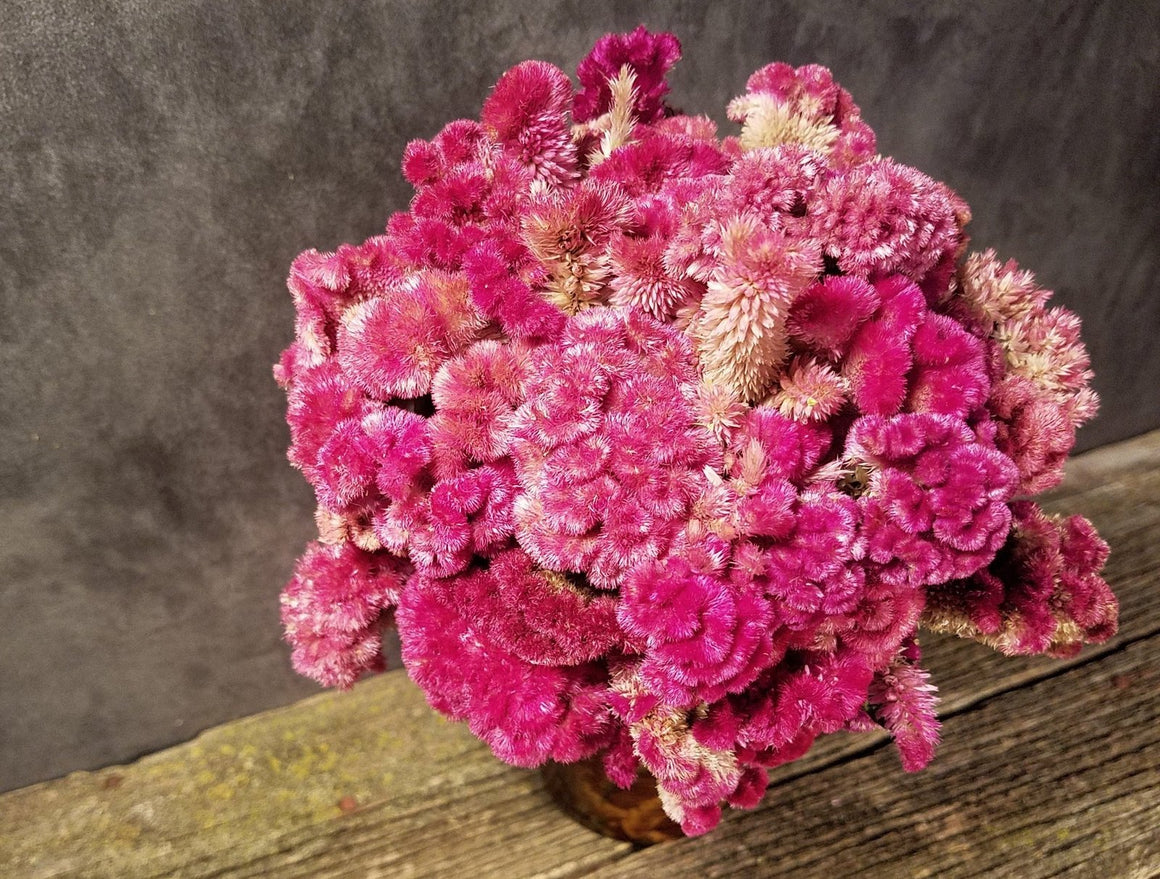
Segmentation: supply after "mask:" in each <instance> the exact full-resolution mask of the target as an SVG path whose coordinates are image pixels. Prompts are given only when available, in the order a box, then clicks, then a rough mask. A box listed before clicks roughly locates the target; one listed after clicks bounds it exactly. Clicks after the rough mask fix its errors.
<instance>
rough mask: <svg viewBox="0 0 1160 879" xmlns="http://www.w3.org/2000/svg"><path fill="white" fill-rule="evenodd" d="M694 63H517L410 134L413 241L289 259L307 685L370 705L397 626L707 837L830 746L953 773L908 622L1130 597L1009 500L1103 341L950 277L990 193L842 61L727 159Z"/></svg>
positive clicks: (650, 53)
mask: <svg viewBox="0 0 1160 879" xmlns="http://www.w3.org/2000/svg"><path fill="white" fill-rule="evenodd" d="M679 54H680V47H679V44H678V43H677V41H676V38H675V37H673V36H672V35H669V34H650V33H649V32H648V31H646V30H644V29H643V28H638V29H637V30H636V31H633V32H632V33H630V34H620V35H615V34H614V35H609V36H607V37H604V38H603V39H601V40H600V41H599V42H598V43H597V45H596V47H595V48H594V49H593V52H592V53H591V54H590V55H589V56H588V57H587V58H586V59H585V60H584V61H583V62H581V64H580V68H579V78H580V83H581V90H580V91H579V92H578V93H574V92H573V89H572V86H571V84H570V83H569V81H568V78H567V76H566V75H565V74H564V73H563V72H562V71H560V70H558V69H557V68H555V67H553V66H552V65H550V64H546V63H543V62H538V61H529V62H525V63H524V64H520V65H518V66H517V67H515V68H513V69H512V70H510V71H508V72H507V73H506V74H504V75H503V76H502V77H501V78H500V81H499V82H498V83H497V84H496V87H495V89H494V90H493V91H492V93H491V94H490V96H488V97H487V99H486V101H485V102H484V105H483V109H482V112H481V114H480V115H481V118H480V121H478V122H477V121H473V120H458V121H455V122H452V123H450V124H448V125H447V126H446V127H444V129H443V130H442V131H440V132H439V133H438V134H436V135H435V137H433V138H431V140H429V141H413V142H411V143H410V144H408V146H407V149H406V152H405V154H404V156H403V174H404V176H405V177H406V178H407V180H409V181H410V182H411V183H412V184H413V185H414V187H415V197H414V199H413V200H412V203H411V205H410V208H409V209H408V210H407V211H401V212H398V213H396V214H394V215H393V216H392V217H391V218H390V219H389V220H388V222H387V228H386V231H385V234H381V235H376V236H373V237H371V238H369V239H368V240H367V241H366V242H364V243H363V244H360V245H342V246H340V247H339V248H338V249H337V250H336V251H334V252H333V253H320V252H317V251H313V250H310V251H307V252H305V253H303V254H302V255H301V256H299V258H298V259H296V260H295V262H294V264H293V266H292V267H291V270H290V276H289V278H288V281H287V283H288V286H289V288H290V291H291V295H292V298H293V302H294V305H295V309H296V315H297V316H296V320H295V326H294V339H293V341H292V343H291V344H290V346H289V347H288V348H287V350H286V352H285V353H284V354H283V355H282V358H281V359H280V361H279V363H278V365H276V366H275V369H274V373H275V377H276V378H277V380H278V382H279V383H280V384H281V385H282V386H283V387H284V388H285V390H286V393H287V399H288V406H287V421H288V423H289V425H290V438H291V444H290V451H289V457H290V460H291V462H292V463H293V464H294V465H295V466H296V467H298V468H300V469H301V470H302V472H303V474H304V475H305V477H306V478H307V479H308V480H309V482H310V484H311V485H312V486H313V488H314V491H315V494H316V495H317V499H318V508H317V513H316V523H317V525H318V531H319V542H317V543H312V544H311V545H310V546H309V547H308V548H307V550H306V552H305V554H304V555H303V557H302V559H301V561H300V562H299V564H298V566H297V567H296V569H295V572H294V576H293V577H292V579H291V581H290V583H289V584H288V585H287V587H286V589H285V591H284V593H283V597H282V618H283V622H284V625H285V628H286V636H287V639H288V640H289V641H290V643H291V645H292V648H293V654H292V655H293V662H294V665H295V667H296V668H297V669H298V670H299V671H301V672H303V673H304V674H307V675H310V676H312V677H314V678H315V679H316V680H319V681H320V682H322V683H325V684H330V685H337V686H341V687H347V686H350V685H351V684H353V683H354V681H355V680H356V679H357V678H358V677H359V676H360V675H361V674H363V673H364V672H371V671H377V670H380V669H381V668H382V666H383V660H382V652H381V645H380V635H381V629H382V627H383V626H384V625H386V624H387V623H388V622H391V621H393V622H395V623H396V624H397V626H398V628H399V635H400V640H401V642H402V647H403V662H404V664H405V666H406V667H407V670H408V672H409V673H410V675H411V676H412V678H414V680H415V681H416V682H417V683H418V684H419V686H420V687H422V689H423V690H424V692H425V693H426V695H427V697H428V700H429V701H430V703H431V705H432V706H433V707H435V708H436V709H437V710H439V711H441V712H443V713H444V714H447V715H448V716H449V717H452V718H454V719H457V720H463V721H465V722H466V723H467V724H468V725H469V727H470V729H471V730H472V732H473V733H475V734H476V735H477V736H479V737H480V738H481V739H483V740H484V741H486V742H487V743H488V744H489V745H490V746H491V747H492V749H493V750H494V751H495V753H496V754H497V755H498V756H499V757H501V758H502V759H504V760H507V761H508V762H511V763H515V764H517V765H523V766H532V765H536V764H538V763H541V762H543V761H544V760H548V759H552V760H559V761H571V760H577V759H580V758H583V757H588V756H592V755H599V756H600V758H601V759H602V761H603V765H604V767H605V769H606V772H607V773H608V775H609V777H610V778H611V779H612V780H613V781H614V782H615V783H617V784H620V785H624V786H628V785H630V784H631V783H632V782H633V780H634V779H635V778H636V775H637V772H638V771H639V770H641V769H643V770H644V771H647V772H649V773H651V774H652V775H654V776H655V777H656V780H657V785H658V791H659V794H660V798H661V802H662V804H663V806H664V808H665V809H666V811H667V812H668V814H669V815H670V816H672V817H673V818H674V819H675V820H677V821H678V822H680V824H681V826H682V827H683V828H684V830H685V832H686V833H690V834H696V833H703V832H705V831H707V830H709V829H711V828H712V827H713V826H714V825H715V824H716V823H717V822H718V821H719V820H720V818H721V811H722V808H723V806H725V805H729V806H733V807H737V808H748V807H752V806H754V805H756V804H757V802H758V801H759V800H760V799H761V797H762V795H763V793H764V791H765V788H766V786H767V784H768V773H767V770H768V769H769V768H771V767H773V766H777V765H779V764H781V763H785V762H787V761H790V760H794V759H797V758H798V757H800V756H801V755H802V754H804V753H805V752H806V750H808V749H809V747H810V746H811V745H812V743H813V742H814V740H815V739H816V738H817V737H818V736H819V735H824V734H826V733H830V732H835V731H838V730H848V731H851V732H856V731H866V730H872V729H879V728H882V727H885V728H886V729H887V730H889V732H890V733H891V734H892V735H893V737H894V740H895V743H896V744H897V746H898V749H899V752H900V755H901V757H902V763H903V768H905V769H907V770H913V769H918V768H920V767H921V766H923V765H925V764H926V763H927V762H928V761H929V760H930V759H931V757H932V755H933V753H934V749H935V745H936V744H937V739H938V719H937V716H936V713H935V708H936V704H937V697H936V695H935V691H934V687H933V685H932V684H931V683H930V681H929V678H928V675H927V673H926V672H925V671H924V670H923V669H922V668H921V667H920V666H919V665H918V661H919V655H918V644H917V639H916V632H917V629H918V627H919V624H920V621H921V622H922V623H923V624H925V625H926V626H927V627H928V628H934V629H938V630H943V631H949V632H953V633H955V634H959V635H963V636H966V637H971V638H975V639H977V640H980V641H983V642H984V643H987V644H990V645H992V646H994V647H997V648H998V649H1000V650H1002V651H1004V652H1007V653H1041V652H1046V653H1050V654H1053V655H1069V654H1071V653H1072V652H1074V651H1075V650H1077V649H1079V647H1080V645H1082V644H1083V643H1087V642H1092V641H1100V640H1104V639H1106V638H1108V637H1110V636H1111V635H1112V633H1113V632H1114V631H1115V626H1116V612H1117V608H1116V602H1115V598H1114V597H1113V596H1112V594H1111V592H1110V590H1109V589H1108V586H1107V584H1106V583H1105V582H1104V581H1103V580H1102V579H1101V578H1100V575H1099V571H1100V568H1101V566H1102V565H1103V562H1104V560H1105V558H1106V555H1107V547H1106V545H1105V544H1104V543H1103V542H1102V541H1101V540H1100V539H1099V537H1098V536H1097V535H1096V534H1095V531H1094V529H1093V528H1092V527H1091V525H1090V524H1089V523H1088V522H1087V521H1086V520H1083V519H1080V518H1078V517H1072V518H1071V519H1066V520H1065V519H1061V518H1058V517H1050V516H1047V515H1046V514H1044V513H1043V512H1042V511H1040V510H1039V508H1038V507H1036V506H1035V505H1034V504H1033V503H1031V502H1030V501H1026V500H1019V501H1015V500H1014V498H1015V497H1016V496H1017V495H1018V494H1031V493H1034V492H1037V491H1040V490H1042V489H1044V488H1047V487H1050V486H1051V485H1054V484H1055V483H1056V482H1058V480H1059V479H1060V478H1061V475H1062V467H1063V462H1064V460H1065V459H1066V457H1067V454H1068V452H1069V451H1070V449H1071V448H1072V445H1073V444H1074V440H1075V430H1076V428H1077V427H1078V426H1079V425H1080V424H1081V423H1082V422H1083V421H1084V420H1086V419H1087V418H1089V417H1091V416H1092V415H1093V414H1094V411H1095V406H1096V399H1095V395H1094V394H1093V393H1092V391H1091V390H1090V388H1089V387H1088V384H1089V381H1090V379H1091V373H1090V369H1089V362H1088V357H1087V352H1086V350H1085V349H1084V347H1083V345H1082V342H1081V341H1080V339H1079V322H1078V318H1076V317H1075V316H1074V315H1073V314H1071V313H1070V312H1068V311H1066V310H1064V309H1059V308H1049V307H1048V302H1049V299H1050V294H1049V293H1048V292H1047V291H1044V290H1042V289H1040V288H1039V287H1038V286H1037V285H1036V284H1035V281H1034V279H1033V277H1032V276H1031V275H1030V274H1029V273H1027V272H1024V271H1022V270H1020V269H1019V268H1018V266H1017V265H1015V264H1014V263H1013V262H1008V263H1005V264H1000V263H999V262H998V261H997V260H996V259H995V257H994V255H993V254H992V253H990V252H989V251H988V252H987V253H985V254H982V255H976V256H970V257H968V258H967V259H966V261H965V263H964V264H963V265H961V266H960V265H959V264H958V261H959V259H960V257H961V256H962V251H963V249H964V247H965V243H966V238H965V235H964V233H963V226H964V225H965V224H966V222H967V220H968V219H969V216H970V214H969V210H968V209H967V206H966V205H965V204H964V203H963V202H962V200H961V199H959V198H958V196H956V195H955V194H954V193H953V192H951V191H950V190H949V189H948V188H947V187H946V186H944V185H943V184H941V183H938V182H936V181H934V180H932V179H930V178H929V177H926V176H925V175H923V174H921V173H920V172H918V171H917V170H915V169H913V168H908V167H906V166H905V165H901V164H899V163H897V162H895V161H893V160H890V159H885V158H882V157H880V156H877V155H875V145H874V144H875V140H874V134H873V132H872V131H871V130H870V128H869V127H868V126H867V125H866V123H865V122H864V121H863V120H862V118H861V113H860V111H859V109H858V107H857V106H856V105H855V104H854V102H853V100H852V99H851V97H850V95H849V94H848V93H847V92H846V91H845V90H844V89H842V88H841V87H840V86H839V85H838V84H837V83H836V82H835V81H834V79H833V77H832V76H831V74H830V72H829V71H827V70H825V69H824V68H821V67H817V66H813V65H808V66H805V67H799V68H796V69H795V68H792V67H790V66H788V65H785V64H772V65H769V66H767V67H765V68H763V69H762V70H760V71H758V72H757V73H755V74H754V75H753V76H752V77H751V78H750V80H749V83H748V85H747V91H746V94H745V95H743V96H741V97H740V98H738V99H737V100H736V101H734V102H733V103H732V104H730V106H729V115H730V116H731V117H732V118H734V119H735V120H737V121H740V122H742V128H741V131H740V133H739V135H736V136H725V137H719V136H718V134H717V130H716V126H715V124H714V123H713V122H712V121H711V120H710V119H708V118H707V117H703V116H684V115H679V114H676V113H674V112H673V111H672V110H670V109H669V108H667V107H666V106H665V104H664V102H663V99H664V96H665V94H666V93H667V91H668V85H667V84H666V82H665V76H666V74H667V73H668V71H669V69H670V68H671V67H672V65H673V64H674V63H675V62H676V60H677V58H678V57H679ZM570 108H571V111H572V117H573V118H572V119H569V109H570Z"/></svg>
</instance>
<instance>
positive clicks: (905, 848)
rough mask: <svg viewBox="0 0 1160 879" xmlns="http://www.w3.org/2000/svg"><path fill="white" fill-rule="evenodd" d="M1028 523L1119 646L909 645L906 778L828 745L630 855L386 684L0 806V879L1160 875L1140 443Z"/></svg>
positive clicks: (1149, 537) (1151, 528)
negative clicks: (1094, 592)
mask: <svg viewBox="0 0 1160 879" xmlns="http://www.w3.org/2000/svg"><path fill="white" fill-rule="evenodd" d="M1048 506H1049V508H1052V509H1055V510H1056V511H1059V512H1083V513H1084V514H1085V515H1087V516H1089V518H1091V519H1092V520H1093V521H1094V522H1095V523H1096V525H1097V526H1098V527H1099V528H1100V531H1101V533H1102V534H1103V535H1104V536H1105V538H1106V539H1107V540H1108V541H1109V543H1111V545H1112V556H1111V560H1110V561H1109V564H1108V568H1107V571H1106V573H1107V575H1108V577H1109V580H1110V581H1111V582H1112V584H1113V586H1114V588H1115V590H1116V593H1117V594H1118V595H1119V597H1120V600H1121V631H1120V632H1119V633H1118V634H1117V635H1116V637H1115V638H1113V639H1112V640H1111V641H1109V642H1108V643H1107V644H1104V645H1099V646H1097V647H1093V648H1089V649H1088V650H1086V651H1085V652H1084V653H1082V654H1081V655H1080V656H1078V657H1076V658H1074V659H1071V660H1067V661H1064V662H1060V661H1052V660H1045V659H1012V658H1007V657H1002V656H998V655H997V654H994V653H993V652H991V651H990V650H988V649H986V648H984V647H982V646H980V645H976V644H972V643H969V642H962V641H957V640H954V639H949V638H927V639H926V640H925V641H924V644H925V647H926V657H927V664H928V665H929V667H930V668H931V671H932V674H933V676H934V678H935V680H936V682H937V683H938V684H939V686H940V690H941V692H942V696H943V704H942V709H941V714H942V716H943V719H944V744H943V746H942V748H941V750H940V752H939V755H938V757H936V759H935V761H934V763H932V765H931V766H930V767H929V768H928V769H927V770H925V771H924V772H922V773H917V774H915V775H906V774H904V773H903V772H902V771H901V769H900V768H899V765H898V761H897V757H896V755H895V754H894V752H893V749H892V748H891V747H890V746H889V745H888V743H887V742H886V740H885V739H884V737H882V736H867V735H861V736H842V735H838V736H831V737H829V738H827V739H826V740H824V741H822V742H820V743H819V744H818V745H817V746H816V747H815V748H814V749H813V750H812V751H811V752H810V754H808V755H807V756H806V757H805V758H803V759H802V760H799V761H797V762H796V763H794V764H791V765H790V766H787V767H782V769H781V770H779V771H778V772H777V773H776V774H775V778H774V788H773V789H772V790H771V793H770V795H769V796H768V797H767V799H766V802H765V803H764V804H763V805H762V807H761V808H759V809H758V810H756V811H753V812H747V813H731V814H730V815H729V816H728V817H727V819H726V820H725V822H724V823H723V824H722V826H721V827H720V828H718V830H717V831H715V832H714V833H713V834H711V835H709V836H707V837H702V838H699V839H693V840H681V841H678V842H674V843H665V844H663V845H660V846H656V847H653V848H652V849H650V850H646V851H636V850H634V849H633V848H632V847H631V846H630V845H628V844H627V843H619V842H615V841H612V840H608V839H604V838H602V837H599V836H597V835H595V834H594V833H592V832H590V831H588V830H586V829H585V828H583V827H581V826H580V825H578V824H576V823H575V822H573V821H572V820H571V819H569V818H567V817H566V816H565V815H564V814H563V813H561V812H560V811H559V810H558V809H557V808H555V806H554V805H553V804H552V803H551V801H550V798H549V797H548V795H547V793H546V792H545V791H544V788H543V785H542V783H541V781H540V778H539V776H538V775H537V774H536V773H534V772H528V771H524V770H518V769H513V768H511V767H507V766H505V765H503V764H501V763H499V762H498V761H496V760H495V759H494V758H493V757H492V756H491V754H490V752H489V751H488V750H487V748H486V747H485V746H483V745H482V744H480V743H479V742H478V741H477V740H475V739H474V738H473V737H472V736H471V735H470V734H469V733H468V732H467V730H466V729H465V728H463V727H461V726H457V725H454V724H450V723H448V722H446V721H444V720H442V719H441V718H440V717H439V716H438V715H436V714H435V713H434V712H432V711H431V710H430V709H429V708H428V707H427V706H426V704H425V702H424V699H423V696H422V694H421V693H420V692H419V691H418V690H417V689H416V688H415V687H414V686H413V685H412V684H411V683H410V682H409V681H408V680H407V679H406V677H405V676H404V675H402V674H400V673H390V674H387V675H383V676H380V677H378V678H376V679H373V680H370V681H367V682H364V683H362V684H360V685H358V686H357V687H355V688H354V690H353V691H351V692H349V693H327V694H323V695H320V696H316V697H313V698H310V699H307V700H304V701H302V702H300V703H297V704H295V705H292V706H290V707H288V708H284V709H280V710H277V711H271V712H267V713H265V714H260V715H255V716H253V717H250V718H246V719H244V720H241V721H237V722H234V723H230V724H226V725H224V726H221V727H217V728H215V729H212V730H209V731H207V732H205V733H203V734H202V735H201V736H199V737H198V738H196V739H194V740H193V741H192V742H189V743H187V744H184V745H181V746H178V747H176V748H172V749H169V750H167V751H162V752H159V753H156V754H152V755H149V756H147V757H144V758H142V759H141V760H139V761H137V762H136V763H134V764H132V765H129V766H119V767H110V768H108V769H104V770H101V771H98V772H78V773H74V774H72V775H70V776H68V777H66V778H63V779H59V780H56V781H52V782H48V783H46V784H41V785H36V786H34V787H30V788H25V789H23V790H19V791H15V792H12V793H10V794H6V795H3V796H0V828H2V829H0V876H3V877H15V879H23V877H37V879H39V877H57V876H78V877H80V876H83V877H106V876H107V877H125V879H133V877H154V876H175V877H176V876H180V877H220V876H230V877H251V876H278V877H283V876H284V877H355V876H358V877H367V876H381V877H396V876H398V877H418V876H438V877H455V876H473V877H475V876H497V877H505V879H506V877H524V876H528V877H530V876H538V877H561V879H562V877H572V876H582V875H589V874H595V875H597V876H602V877H614V876H625V877H644V876H648V877H650V879H651V877H654V876H656V875H660V874H663V875H667V876H733V875H737V876H782V875H792V876H795V877H796V876H805V877H810V876H819V877H826V879H830V877H832V876H838V875H840V876H847V875H874V876H886V877H892V876H963V877H966V876H979V875H992V876H1019V877H1024V876H1027V877H1033V876H1034V877H1038V876H1043V877H1046V876H1053V875H1071V876H1093V875H1094V876H1101V877H1107V879H1119V877H1144V876H1158V875H1160V771H1158V770H1157V767H1160V698H1158V696H1160V670H1158V667H1157V657H1158V656H1160V588H1158V586H1160V576H1158V574H1157V571H1158V570H1160V431H1158V432H1153V433H1151V434H1148V435H1146V436H1144V437H1141V438H1137V439H1135V440H1131V441H1129V442H1127V443H1121V444H1118V445H1116V446H1111V447H1106V448H1104V449H1101V450H1098V451H1096V452H1093V453H1089V454H1088V455H1084V456H1081V457H1080V458H1078V459H1076V460H1075V461H1074V462H1073V464H1072V466H1071V468H1070V469H1069V478H1068V481H1067V482H1066V483H1065V485H1064V486H1063V487H1061V489H1059V490H1057V492H1055V493H1054V495H1053V496H1052V498H1051V499H1050V500H1049V502H1048Z"/></svg>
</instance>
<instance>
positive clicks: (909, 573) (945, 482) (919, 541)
mask: <svg viewBox="0 0 1160 879" xmlns="http://www.w3.org/2000/svg"><path fill="white" fill-rule="evenodd" d="M847 452H848V453H850V454H852V455H853V457H855V458H856V459H858V460H860V461H864V462H866V463H867V464H869V465H870V466H871V467H873V468H874V472H873V475H872V477H871V482H870V486H869V490H868V491H867V492H866V494H864V495H863V496H862V497H861V498H860V499H859V504H860V505H861V507H862V515H863V529H864V530H865V532H866V535H867V540H868V544H867V557H868V559H869V560H871V561H873V562H875V563H876V564H877V565H881V566H882V567H881V569H880V571H879V576H880V577H881V578H882V579H883V580H884V581H886V582H888V583H891V584H892V585H894V584H896V585H903V584H911V585H933V584H937V583H943V582H945V581H947V580H949V579H951V578H955V577H964V576H968V575H970V574H971V573H973V572H974V571H976V570H978V569H979V568H980V567H981V566H983V565H985V564H986V563H987V562H988V561H990V560H991V559H992V558H993V557H994V555H995V553H996V552H997V551H998V549H999V547H1000V546H1001V545H1002V544H1003V541H1004V540H1005V539H1006V536H1007V530H1008V527H1009V526H1010V523H1011V511H1010V508H1009V507H1008V503H1009V502H1010V500H1011V498H1012V496H1013V494H1014V491H1015V486H1016V483H1017V479H1018V472H1017V471H1016V469H1015V466H1014V464H1013V463H1012V462H1011V459H1010V458H1008V457H1007V456H1006V455H1003V454H1002V453H1001V452H999V451H998V450H997V449H995V448H994V447H993V446H988V445H987V444H985V443H981V442H979V441H977V439H976V437H975V435H974V434H973V433H972V432H971V431H970V429H969V428H968V427H967V426H966V425H965V424H964V423H963V422H961V421H958V420H956V419H953V418H950V417H948V416H944V415H897V416H894V417H892V418H882V417H880V416H868V417H865V418H862V419H859V420H858V421H857V422H855V424H854V425H853V427H852V428H851V429H850V437H849V441H848V445H847Z"/></svg>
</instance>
